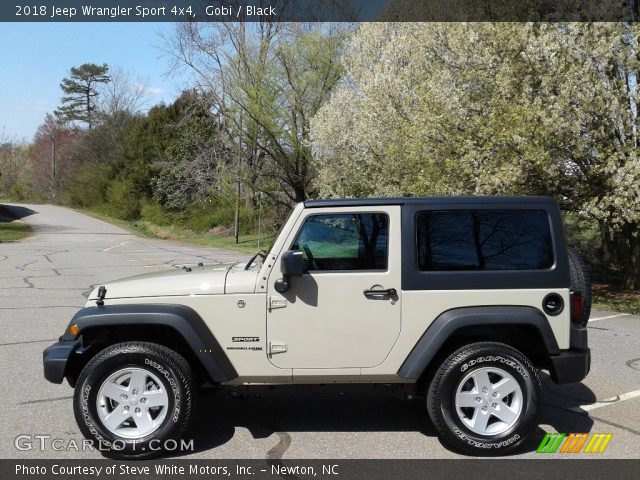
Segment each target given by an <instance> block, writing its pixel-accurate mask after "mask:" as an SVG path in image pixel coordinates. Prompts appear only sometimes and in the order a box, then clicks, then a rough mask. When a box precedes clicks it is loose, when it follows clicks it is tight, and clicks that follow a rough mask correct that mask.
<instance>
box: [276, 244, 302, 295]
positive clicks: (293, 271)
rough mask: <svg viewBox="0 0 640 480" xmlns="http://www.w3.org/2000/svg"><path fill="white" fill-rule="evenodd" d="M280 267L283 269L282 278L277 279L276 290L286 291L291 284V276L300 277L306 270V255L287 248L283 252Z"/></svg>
mask: <svg viewBox="0 0 640 480" xmlns="http://www.w3.org/2000/svg"><path fill="white" fill-rule="evenodd" d="M280 269H281V270H282V278H279V279H278V280H276V283H275V284H274V287H275V289H276V292H279V293H285V292H286V291H287V290H289V288H290V287H291V285H290V284H289V277H300V276H302V272H304V257H303V256H302V252H297V251H295V250H287V251H286V252H284V253H283V254H282V257H281V259H280Z"/></svg>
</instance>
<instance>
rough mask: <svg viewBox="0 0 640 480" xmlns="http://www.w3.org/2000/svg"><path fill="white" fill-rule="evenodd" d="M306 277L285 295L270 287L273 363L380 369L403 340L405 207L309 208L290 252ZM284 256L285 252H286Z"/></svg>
mask: <svg viewBox="0 0 640 480" xmlns="http://www.w3.org/2000/svg"><path fill="white" fill-rule="evenodd" d="M287 249H289V250H299V251H301V252H302V253H303V256H304V261H305V273H304V274H303V275H302V276H301V277H292V278H290V289H289V290H288V291H287V292H285V293H283V294H281V293H278V292H276V291H275V290H274V282H275V281H276V280H277V279H279V278H281V277H282V272H281V270H280V262H279V261H278V262H276V265H274V269H273V270H272V272H271V275H270V276H269V281H268V292H267V293H268V295H267V302H268V305H267V307H268V309H267V312H268V313H267V340H268V347H269V348H268V352H267V354H268V355H269V359H270V361H271V362H272V363H273V364H274V365H276V366H278V367H281V368H293V369H313V368H317V369H321V368H324V369H326V368H332V369H336V368H358V367H374V366H376V365H379V364H380V363H382V362H383V361H384V359H385V358H386V357H387V355H388V354H389V352H390V351H391V349H392V348H393V345H394V343H395V341H396V340H397V338H398V335H399V334H400V306H401V292H400V264H401V262H400V207H399V206H388V207H374V209H365V208H364V207H350V208H344V209H340V210H339V211H336V209H334V208H330V209H329V208H323V209H320V208H318V209H308V210H305V211H304V212H303V214H302V215H301V217H300V219H299V220H298V222H297V223H296V226H295V227H294V228H293V229H292V232H291V234H290V235H289V238H287V242H286V243H285V247H284V249H283V251H285V250H287ZM281 253H282V252H281Z"/></svg>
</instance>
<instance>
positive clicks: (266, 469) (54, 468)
mask: <svg viewBox="0 0 640 480" xmlns="http://www.w3.org/2000/svg"><path fill="white" fill-rule="evenodd" d="M15 474H16V476H34V475H38V476H40V475H42V476H61V477H63V478H64V477H65V476H69V475H74V476H80V475H81V476H83V477H96V478H99V477H101V476H102V477H104V476H120V475H123V476H146V475H149V476H150V477H152V478H153V477H155V476H162V477H164V476H168V478H171V476H174V475H190V476H198V475H203V476H204V475H206V476H225V477H232V476H241V477H245V476H249V475H256V474H266V475H274V476H284V475H287V476H288V475H292V476H309V477H316V476H318V475H322V476H323V477H325V476H336V477H337V476H338V475H340V468H339V465H337V464H335V463H327V464H314V465H282V464H280V463H278V464H271V465H268V466H267V465H264V466H256V465H242V464H236V465H202V464H195V463H187V464H184V463H182V464H180V465H176V464H170V463H159V464H155V465H153V466H149V465H136V464H117V465H116V464H112V465H109V464H105V465H73V464H72V462H71V464H65V465H61V464H57V463H52V464H51V465H50V466H44V465H35V466H31V465H23V464H19V463H18V464H16V466H15Z"/></svg>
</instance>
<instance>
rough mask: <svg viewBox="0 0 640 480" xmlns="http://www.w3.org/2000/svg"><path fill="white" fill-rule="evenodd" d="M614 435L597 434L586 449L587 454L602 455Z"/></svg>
mask: <svg viewBox="0 0 640 480" xmlns="http://www.w3.org/2000/svg"><path fill="white" fill-rule="evenodd" d="M611 437H613V434H611V433H596V434H594V435H593V436H592V437H591V440H589V443H587V447H586V448H585V449H584V452H585V453H602V452H604V449H605V448H607V445H608V444H609V442H610V441H611Z"/></svg>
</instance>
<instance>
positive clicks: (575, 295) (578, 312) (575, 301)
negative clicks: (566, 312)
mask: <svg viewBox="0 0 640 480" xmlns="http://www.w3.org/2000/svg"><path fill="white" fill-rule="evenodd" d="M581 318H582V293H580V292H571V321H572V322H574V323H580V319H581Z"/></svg>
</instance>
